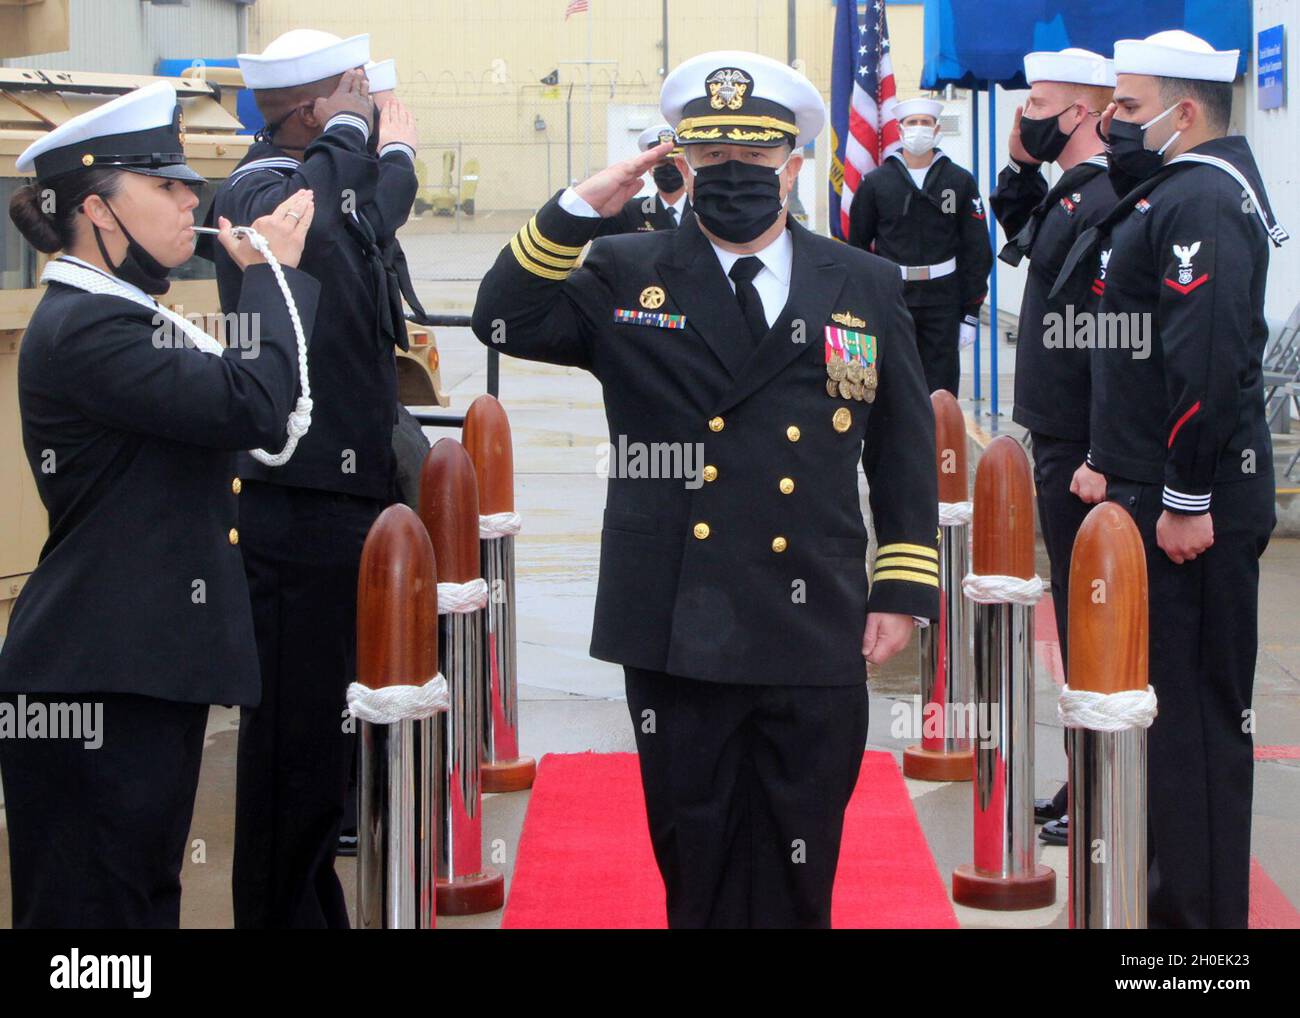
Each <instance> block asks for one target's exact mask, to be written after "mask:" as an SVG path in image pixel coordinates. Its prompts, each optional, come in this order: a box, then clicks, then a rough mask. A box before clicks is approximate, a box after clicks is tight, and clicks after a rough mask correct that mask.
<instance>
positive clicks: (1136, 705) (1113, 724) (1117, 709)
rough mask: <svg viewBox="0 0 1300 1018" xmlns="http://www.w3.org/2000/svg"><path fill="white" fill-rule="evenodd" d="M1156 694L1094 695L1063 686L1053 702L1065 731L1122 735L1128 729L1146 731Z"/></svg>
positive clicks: (1144, 691) (1148, 691) (1152, 717)
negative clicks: (1068, 729) (1076, 730)
mask: <svg viewBox="0 0 1300 1018" xmlns="http://www.w3.org/2000/svg"><path fill="white" fill-rule="evenodd" d="M1157 713H1158V712H1157V710H1156V691H1155V689H1154V688H1152V687H1151V686H1147V688H1146V689H1125V690H1121V691H1119V692H1117V693H1094V692H1092V691H1091V690H1087V689H1071V688H1070V686H1069V684H1068V683H1067V684H1066V685H1065V686H1063V687H1062V688H1061V696H1060V699H1058V700H1057V701H1056V716H1057V717H1058V718H1059V719H1060V721H1061V724H1063V725H1064V726H1065V727H1066V728H1086V729H1088V730H1089V731H1092V732H1124V731H1128V730H1129V729H1131V728H1150V727H1151V722H1152V721H1154V720H1155V717H1156V714H1157Z"/></svg>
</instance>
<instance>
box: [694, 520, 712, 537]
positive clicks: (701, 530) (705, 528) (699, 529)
mask: <svg viewBox="0 0 1300 1018" xmlns="http://www.w3.org/2000/svg"><path fill="white" fill-rule="evenodd" d="M694 534H695V536H696V538H698V539H699V540H701V541H703V540H704V539H705V538H706V537H708V536H709V525H708V524H707V523H697V524H695V530H694Z"/></svg>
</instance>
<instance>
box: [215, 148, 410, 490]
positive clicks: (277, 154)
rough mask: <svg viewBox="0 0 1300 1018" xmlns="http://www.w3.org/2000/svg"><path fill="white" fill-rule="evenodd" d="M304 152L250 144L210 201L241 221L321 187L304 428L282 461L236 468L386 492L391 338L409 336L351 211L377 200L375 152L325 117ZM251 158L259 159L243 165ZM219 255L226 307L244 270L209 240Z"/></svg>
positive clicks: (371, 244)
mask: <svg viewBox="0 0 1300 1018" xmlns="http://www.w3.org/2000/svg"><path fill="white" fill-rule="evenodd" d="M303 156H304V158H303V160H302V162H298V161H297V160H296V159H293V158H291V157H289V156H287V155H286V154H285V152H284V151H283V150H282V149H279V148H277V147H276V146H274V145H271V144H268V143H266V142H259V143H257V144H254V145H253V146H252V147H251V148H250V149H249V150H248V155H247V156H246V157H245V158H244V160H243V161H242V162H241V163H240V165H239V167H236V169H235V171H234V172H233V173H232V174H231V175H230V177H229V178H228V179H227V180H226V181H224V182H223V183H222V185H221V187H220V188H219V189H218V191H217V194H216V198H215V199H214V200H213V203H212V209H211V212H210V220H211V221H212V222H215V221H216V218H217V217H218V216H225V217H226V218H228V219H229V220H230V221H231V222H232V223H234V224H236V225H241V224H248V223H252V222H253V221H254V220H255V219H257V218H258V217H259V216H263V215H266V214H268V213H270V212H272V211H274V210H275V208H276V206H278V205H279V204H280V203H281V202H282V201H284V200H285V199H286V198H287V197H288V196H289V195H291V194H293V193H294V192H295V191H297V190H298V189H300V188H304V187H306V188H310V189H311V190H312V191H313V193H314V194H315V196H316V216H315V219H314V220H313V221H312V225H311V232H310V234H309V235H308V239H307V245H306V247H305V249H304V251H303V256H302V262H301V265H300V268H301V269H302V270H303V271H304V272H307V273H309V274H311V275H312V276H314V277H315V278H316V279H317V280H319V282H320V284H321V295H320V321H321V327H320V328H318V329H317V330H316V334H315V336H314V338H313V341H312V350H311V387H312V398H313V400H314V401H315V408H314V410H313V411H312V426H311V431H310V432H309V433H308V434H307V435H306V437H305V438H303V440H302V442H301V443H299V445H298V450H297V452H296V453H294V457H293V459H292V460H291V461H290V462H289V463H288V465H287V466H284V467H280V468H267V467H263V466H262V465H261V464H259V463H256V462H255V461H253V460H251V459H245V460H244V461H243V462H241V465H240V469H241V470H242V471H244V473H245V476H247V477H250V478H254V479H256V480H263V481H270V482H272V483H276V484H285V485H290V486H293V487H302V488H316V489H323V490H325V491H338V492H345V493H348V494H352V495H361V496H364V497H368V498H381V499H386V498H388V497H389V496H390V495H391V492H392V487H391V486H392V481H393V450H392V437H393V424H394V421H395V416H396V412H395V409H394V407H395V405H396V401H397V366H396V364H395V361H394V352H393V345H394V343H398V342H404V341H405V336H406V331H405V327H404V325H402V324H401V323H400V322H393V321H392V310H391V308H392V305H391V301H390V297H389V286H388V276H387V272H386V270H385V267H384V265H383V261H382V256H381V253H380V251H379V246H378V243H377V240H376V237H375V232H374V229H373V227H372V226H371V225H370V222H369V220H368V219H367V218H366V217H365V216H362V215H356V214H354V213H355V212H356V210H359V209H364V208H366V207H368V206H371V205H374V203H375V199H376V186H377V184H378V181H379V161H378V160H377V159H376V158H375V156H374V154H373V153H371V152H370V151H369V150H368V149H367V144H366V139H365V138H364V137H362V135H361V132H360V131H358V130H357V129H356V128H355V127H352V126H349V125H348V124H347V123H345V122H339V123H336V124H334V125H333V126H331V127H329V128H327V129H326V130H325V131H324V132H323V133H322V134H321V135H320V136H319V137H318V138H317V139H316V140H315V141H313V142H312V143H311V144H310V145H309V146H307V149H306V151H305V152H304V153H303ZM264 160H265V162H263V161H264ZM252 163H258V164H259V165H258V166H257V167H256V168H248V169H243V168H244V167H248V166H249V164H252ZM241 170H242V172H241ZM209 250H214V249H213V248H209ZM214 259H215V261H216V265H217V286H218V289H219V291H220V294H221V306H222V308H223V309H226V310H229V309H230V308H232V307H234V306H236V304H237V303H238V301H239V288H240V281H241V280H240V273H239V269H238V268H237V267H236V266H235V264H234V263H233V262H232V261H231V260H230V257H229V256H228V255H227V254H226V253H225V252H224V251H222V250H219V249H215V250H214ZM399 307H400V304H399Z"/></svg>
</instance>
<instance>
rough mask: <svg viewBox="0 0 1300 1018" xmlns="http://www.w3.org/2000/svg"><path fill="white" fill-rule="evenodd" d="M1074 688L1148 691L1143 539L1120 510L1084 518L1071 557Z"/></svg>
mask: <svg viewBox="0 0 1300 1018" xmlns="http://www.w3.org/2000/svg"><path fill="white" fill-rule="evenodd" d="M1068 642H1069V655H1070V660H1069V670H1068V674H1069V677H1070V688H1071V689H1086V690H1088V691H1090V692H1093V693H1118V692H1121V691H1123V690H1128V689H1146V688H1147V646H1148V645H1147V560H1146V553H1145V551H1144V550H1143V548H1142V535H1141V534H1139V533H1138V528H1137V524H1136V523H1134V522H1133V519H1132V517H1130V516H1129V514H1128V513H1127V512H1125V511H1124V510H1123V509H1122V508H1121V507H1120V506H1118V505H1116V504H1115V503H1114V502H1102V503H1100V504H1099V505H1097V506H1095V507H1094V508H1093V510H1092V511H1091V512H1090V513H1088V515H1087V516H1086V517H1085V518H1084V521H1083V526H1081V527H1080V528H1079V533H1078V536H1077V537H1075V539H1074V552H1073V554H1072V556H1071V558H1070V639H1069V641H1068Z"/></svg>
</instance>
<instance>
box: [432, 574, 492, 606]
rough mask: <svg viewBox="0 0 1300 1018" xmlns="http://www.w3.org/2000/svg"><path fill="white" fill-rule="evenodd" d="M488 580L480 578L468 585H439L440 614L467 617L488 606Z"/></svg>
mask: <svg viewBox="0 0 1300 1018" xmlns="http://www.w3.org/2000/svg"><path fill="white" fill-rule="evenodd" d="M487 598H488V588H487V580H485V579H483V577H481V576H478V577H475V578H474V579H472V580H470V581H469V582H468V583H439V584H438V614H439V615H465V614H468V613H469V612H473V611H478V610H479V609H480V608H482V607H483V606H484V605H486V604H487Z"/></svg>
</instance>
